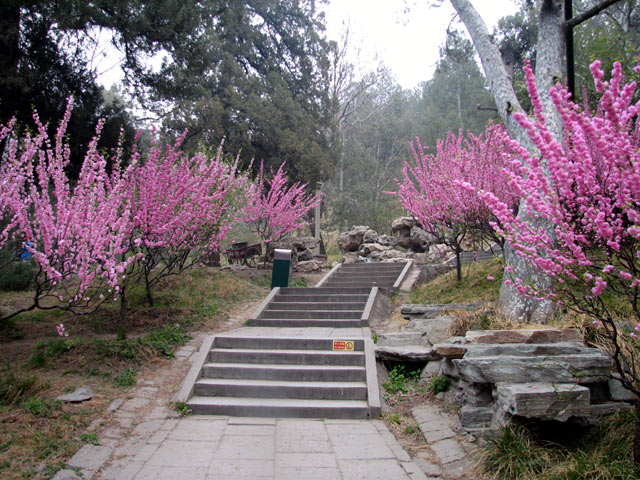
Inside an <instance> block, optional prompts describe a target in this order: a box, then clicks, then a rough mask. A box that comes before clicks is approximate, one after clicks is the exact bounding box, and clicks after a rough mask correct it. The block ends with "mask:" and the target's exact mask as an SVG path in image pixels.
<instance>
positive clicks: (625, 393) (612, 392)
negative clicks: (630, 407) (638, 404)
mask: <svg viewBox="0 0 640 480" xmlns="http://www.w3.org/2000/svg"><path fill="white" fill-rule="evenodd" d="M615 376H617V374H616V375H615ZM615 376H614V378H611V379H609V382H608V383H609V396H610V397H611V400H615V401H622V402H632V401H634V400H635V399H636V396H635V395H634V394H633V393H632V392H630V391H629V390H627V389H626V388H624V386H623V385H622V382H621V381H620V380H619V378H615Z"/></svg>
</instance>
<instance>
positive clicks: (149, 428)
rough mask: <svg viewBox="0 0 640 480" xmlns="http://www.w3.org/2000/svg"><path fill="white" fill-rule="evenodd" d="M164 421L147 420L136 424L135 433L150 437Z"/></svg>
mask: <svg viewBox="0 0 640 480" xmlns="http://www.w3.org/2000/svg"><path fill="white" fill-rule="evenodd" d="M163 423H164V420H149V421H147V422H142V423H139V424H138V425H136V428H134V430H133V433H134V434H135V435H141V436H144V437H149V436H151V435H153V434H154V433H155V432H157V431H158V430H159V429H160V427H161V426H162V424H163Z"/></svg>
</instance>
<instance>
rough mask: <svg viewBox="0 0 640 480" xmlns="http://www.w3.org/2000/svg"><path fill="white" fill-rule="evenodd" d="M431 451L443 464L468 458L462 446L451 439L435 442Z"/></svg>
mask: <svg viewBox="0 0 640 480" xmlns="http://www.w3.org/2000/svg"><path fill="white" fill-rule="evenodd" d="M431 449H432V450H433V451H434V452H435V454H436V455H437V456H438V458H439V459H440V461H441V462H442V463H443V464H445V463H449V462H455V461H456V460H462V459H463V458H465V457H466V456H467V453H466V452H465V451H464V450H463V448H462V447H461V446H460V444H459V443H458V442H457V441H456V440H453V439H451V438H448V439H446V440H440V441H438V442H435V443H434V444H433V445H431Z"/></svg>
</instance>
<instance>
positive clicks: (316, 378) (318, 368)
mask: <svg viewBox="0 0 640 480" xmlns="http://www.w3.org/2000/svg"><path fill="white" fill-rule="evenodd" d="M202 375H203V377H207V378H235V379H241V378H242V379H253V380H287V381H300V382H364V381H366V372H365V368H364V367H363V366H344V365H339V366H335V365H278V364H249V363H219V362H216V363H211V362H209V363H205V364H204V365H203V367H202Z"/></svg>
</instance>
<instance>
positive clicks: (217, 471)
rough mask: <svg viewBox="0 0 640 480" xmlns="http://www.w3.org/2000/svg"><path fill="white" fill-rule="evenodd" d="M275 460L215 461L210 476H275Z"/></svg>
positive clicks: (208, 471)
mask: <svg viewBox="0 0 640 480" xmlns="http://www.w3.org/2000/svg"><path fill="white" fill-rule="evenodd" d="M274 468H275V466H274V461H273V460H247V459H241V458H226V459H223V460H217V459H214V460H213V462H211V465H209V469H208V470H207V473H208V474H209V475H216V478H218V477H217V476H218V475H230V476H231V475H236V476H239V477H243V476H247V477H251V476H253V477H257V476H261V475H262V476H273V472H274Z"/></svg>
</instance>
